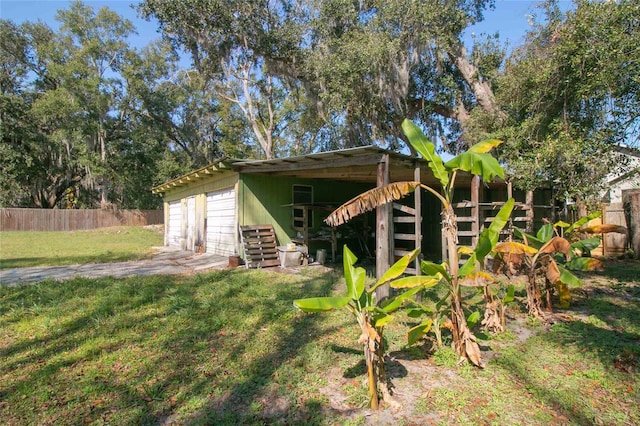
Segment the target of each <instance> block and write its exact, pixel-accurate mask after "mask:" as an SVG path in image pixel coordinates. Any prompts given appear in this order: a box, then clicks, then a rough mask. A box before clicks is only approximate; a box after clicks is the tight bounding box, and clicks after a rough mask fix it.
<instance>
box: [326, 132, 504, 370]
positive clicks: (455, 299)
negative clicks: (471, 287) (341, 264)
mask: <svg viewBox="0 0 640 426" xmlns="http://www.w3.org/2000/svg"><path fill="white" fill-rule="evenodd" d="M402 130H403V131H404V133H405V135H406V136H407V139H408V141H409V143H410V144H411V146H412V147H413V148H414V149H415V150H416V152H418V153H419V154H420V155H421V156H422V157H423V158H424V159H425V160H426V161H427V162H428V164H429V168H430V169H431V171H432V172H433V175H434V176H435V178H436V179H437V180H438V182H439V183H440V188H438V189H436V188H432V187H430V186H428V185H424V184H422V183H421V182H415V181H405V182H394V183H391V184H389V185H386V186H383V187H379V188H374V189H372V190H369V191H367V192H365V193H363V194H360V195H359V196H357V197H354V198H353V199H351V200H349V201H347V202H346V203H345V204H343V205H342V206H340V207H338V208H337V209H336V210H335V211H333V212H332V213H331V214H330V215H329V216H328V217H327V219H326V220H325V222H327V224H329V225H330V226H338V225H340V224H342V223H344V222H346V221H348V220H350V219H351V218H353V217H354V216H357V215H359V214H362V213H364V212H366V211H369V210H372V209H374V208H376V207H378V206H380V205H383V204H386V203H389V202H392V201H395V200H398V199H400V198H402V197H404V196H406V195H408V194H410V193H411V192H413V191H415V190H416V189H424V190H425V191H427V192H429V193H431V194H432V195H433V196H435V197H436V198H437V199H438V200H439V202H440V203H441V205H442V213H441V214H442V229H443V234H444V237H445V243H446V245H447V253H448V259H447V265H446V267H442V268H441V269H442V272H443V273H442V276H443V277H444V278H445V281H446V282H447V284H448V286H449V295H450V304H451V323H452V324H451V327H452V332H453V344H454V350H455V351H456V352H457V353H458V354H459V355H460V356H461V357H463V358H466V359H469V360H470V361H471V362H473V363H474V364H476V365H478V366H481V365H482V362H481V360H480V348H479V347H478V344H477V343H476V341H475V336H473V333H471V331H470V329H469V327H468V326H467V324H466V320H465V316H464V312H463V309H462V295H461V292H460V284H459V279H460V276H461V275H462V276H464V275H466V274H470V273H472V272H473V271H474V270H475V269H476V267H477V265H478V264H481V263H482V262H483V260H484V257H485V256H486V255H487V254H488V253H489V252H490V251H491V247H492V246H491V244H492V243H493V244H495V242H494V237H495V241H497V234H495V235H494V234H493V233H489V234H487V235H486V237H490V238H488V239H487V238H479V241H478V245H477V247H476V250H475V253H474V254H472V255H471V257H470V258H469V259H467V261H466V262H465V264H464V265H463V266H462V268H459V257H458V250H457V244H456V242H457V234H458V231H457V226H458V225H457V217H456V214H455V211H454V209H453V205H452V200H453V193H454V189H455V183H456V178H457V175H458V173H459V172H467V173H470V174H473V175H476V176H480V177H481V178H482V179H483V180H484V181H485V182H490V181H491V180H493V179H494V178H496V177H500V178H503V179H504V171H503V169H502V167H501V166H500V164H499V163H498V161H497V160H496V159H495V158H494V157H493V156H491V154H489V151H491V150H492V149H493V148H494V147H496V146H498V145H499V144H500V143H501V141H499V140H495V139H489V140H486V141H483V142H480V143H478V144H476V145H473V146H472V147H471V148H469V150H467V151H466V152H463V153H461V154H459V155H457V156H455V157H454V158H452V159H451V160H449V161H447V162H444V161H443V160H442V158H441V157H440V156H439V155H438V154H437V153H436V150H435V145H434V144H433V143H431V142H430V141H429V140H428V139H427V137H426V136H425V135H424V133H423V132H422V131H421V130H420V128H419V127H418V126H416V125H415V124H414V123H412V122H411V121H409V120H404V121H403V123H402ZM507 204H510V206H511V207H510V208H509V209H508V210H509V211H508V213H509V214H510V212H511V208H512V207H513V200H510V201H509V202H507ZM505 214H507V213H506V210H505ZM501 219H504V222H505V223H506V220H507V218H503V217H500V218H498V219H496V220H497V221H500V220H501ZM497 225H498V224H496V226H494V229H495V228H496V227H497ZM502 226H504V224H502ZM438 272H440V271H438Z"/></svg>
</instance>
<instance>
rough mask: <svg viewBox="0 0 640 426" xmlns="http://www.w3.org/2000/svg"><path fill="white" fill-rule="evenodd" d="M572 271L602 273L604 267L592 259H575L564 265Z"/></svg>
mask: <svg viewBox="0 0 640 426" xmlns="http://www.w3.org/2000/svg"><path fill="white" fill-rule="evenodd" d="M564 266H565V267H566V268H567V269H571V270H572V271H602V270H603V269H604V265H603V264H602V262H601V261H599V260H598V259H595V258H593V257H576V258H574V259H571V262H568V263H566V264H565V265H564Z"/></svg>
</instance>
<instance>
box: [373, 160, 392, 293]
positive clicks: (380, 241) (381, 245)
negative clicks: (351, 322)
mask: <svg viewBox="0 0 640 426" xmlns="http://www.w3.org/2000/svg"><path fill="white" fill-rule="evenodd" d="M388 184H389V154H385V155H383V156H382V158H381V160H380V162H379V163H378V168H377V175H376V185H377V187H378V188H380V187H383V186H385V185H388ZM391 211H392V208H391V204H390V203H387V204H383V205H382V206H380V207H377V208H376V279H380V278H382V275H383V274H384V273H385V272H386V270H387V269H389V267H390V266H391V256H390V254H391V253H393V248H392V247H391V241H392V239H391V236H390V234H391V232H393V229H392V228H393V222H392V221H391V220H390V217H391ZM386 297H389V285H384V286H380V287H378V289H377V290H376V298H377V300H382V299H384V298H386Z"/></svg>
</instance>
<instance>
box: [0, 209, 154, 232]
mask: <svg viewBox="0 0 640 426" xmlns="http://www.w3.org/2000/svg"><path fill="white" fill-rule="evenodd" d="M163 223H164V213H163V211H162V210H112V209H104V210H102V209H77V210H76V209H69V210H64V209H20V208H3V209H0V231H77V230H83V229H96V228H106V227H109V226H144V225H160V224H163Z"/></svg>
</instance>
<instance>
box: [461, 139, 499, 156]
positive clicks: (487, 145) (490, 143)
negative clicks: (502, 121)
mask: <svg viewBox="0 0 640 426" xmlns="http://www.w3.org/2000/svg"><path fill="white" fill-rule="evenodd" d="M501 143H502V141H501V140H498V139H486V140H483V141H482V142H478V143H477V144H475V145H473V146H472V147H471V148H469V151H470V152H477V153H479V154H485V153H487V152H489V151H491V150H492V149H493V148H495V147H497V146H498V145H500V144H501Z"/></svg>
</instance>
